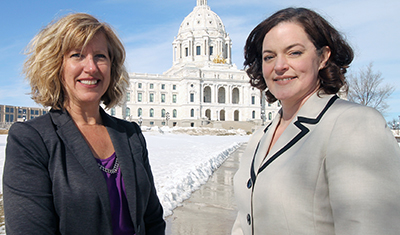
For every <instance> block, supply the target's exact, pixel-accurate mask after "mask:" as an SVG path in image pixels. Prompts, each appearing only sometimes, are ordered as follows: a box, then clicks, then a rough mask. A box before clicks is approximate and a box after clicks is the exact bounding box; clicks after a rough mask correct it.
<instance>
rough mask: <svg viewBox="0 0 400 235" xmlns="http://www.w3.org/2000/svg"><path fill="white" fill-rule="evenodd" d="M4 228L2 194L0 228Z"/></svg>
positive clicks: (1, 199)
mask: <svg viewBox="0 0 400 235" xmlns="http://www.w3.org/2000/svg"><path fill="white" fill-rule="evenodd" d="M3 226H4V209H3V194H0V227H3Z"/></svg>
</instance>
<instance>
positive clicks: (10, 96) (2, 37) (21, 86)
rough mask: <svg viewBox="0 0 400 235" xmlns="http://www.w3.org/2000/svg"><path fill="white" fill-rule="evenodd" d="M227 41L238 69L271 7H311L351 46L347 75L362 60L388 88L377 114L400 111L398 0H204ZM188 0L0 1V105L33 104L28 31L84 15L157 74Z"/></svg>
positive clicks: (168, 61)
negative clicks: (25, 72) (26, 70)
mask: <svg viewBox="0 0 400 235" xmlns="http://www.w3.org/2000/svg"><path fill="white" fill-rule="evenodd" d="M208 5H209V6H210V7H211V10H213V11H214V12H215V13H217V14H218V15H219V16H220V17H221V19H222V21H223V23H224V25H225V28H226V30H227V32H228V33H229V35H230V37H231V39H232V41H233V48H232V57H233V63H235V64H236V65H237V67H238V68H242V67H243V46H244V43H245V40H246V38H247V35H248V34H249V32H250V31H251V30H252V29H253V28H254V27H255V26H256V25H257V24H258V23H259V22H261V21H262V20H264V19H265V18H266V17H268V16H269V15H271V14H272V13H274V12H275V11H277V10H279V9H282V8H286V7H289V6H294V7H307V8H311V9H313V10H315V11H317V12H318V13H320V14H321V15H322V16H324V17H325V18H326V19H327V20H328V21H330V22H331V23H332V24H333V25H334V26H335V27H336V28H337V29H338V30H339V31H341V32H342V33H343V34H344V35H345V36H346V38H347V40H348V41H349V43H350V44H351V45H352V46H353V48H354V50H355V55H356V56H355V60H354V61H353V63H352V65H351V68H350V70H349V73H355V72H358V71H359V69H361V68H364V67H365V66H367V65H368V64H369V63H370V62H373V64H374V66H373V70H374V71H376V72H378V71H380V72H381V73H382V76H383V77H384V79H385V80H384V81H385V83H388V84H391V85H393V86H394V87H395V89H396V91H395V92H394V93H393V94H392V96H391V97H390V99H389V100H388V104H389V105H390V108H389V109H388V110H387V112H386V113H385V114H384V116H385V118H386V119H387V120H388V121H389V120H392V119H393V118H396V119H398V117H399V115H400V83H399V82H398V73H399V69H400V56H399V55H400V46H399V39H400V30H399V29H398V27H399V25H400V16H399V13H398V12H400V1H398V0H380V1H377V0H333V1H332V0H325V1H321V0H280V1H272V0H246V1H243V0H208ZM195 6H196V0H146V1H139V0H86V1H82V0H68V1H65V0H64V1H58V0H37V1H32V0H13V1H1V3H0V22H1V27H0V84H1V85H0V104H9V105H15V106H35V107H39V106H38V105H37V104H35V103H34V102H33V101H32V100H31V99H30V97H29V95H27V93H28V92H29V91H30V89H29V85H28V83H27V82H26V81H25V80H24V77H23V76H22V75H21V70H22V64H23V62H24V60H25V56H24V54H23V52H24V49H25V47H26V45H27V44H28V43H29V41H30V40H31V39H32V38H33V36H34V35H35V34H36V33H37V32H38V31H39V30H40V29H41V28H43V27H44V26H45V25H47V24H48V23H49V22H50V21H52V20H53V19H54V18H57V17H60V16H63V15H65V14H68V13H71V12H86V13H90V14H93V15H94V16H96V17H97V18H99V19H101V20H102V21H105V22H107V23H109V24H111V25H112V26H113V27H114V28H115V30H116V31H117V33H118V34H119V36H120V38H121V39H122V41H123V43H124V45H125V48H126V51H127V68H128V70H129V72H139V73H158V74H161V73H163V72H164V71H166V70H168V69H169V68H170V67H171V66H172V41H173V40H174V37H175V36H176V35H177V33H178V29H179V26H180V24H181V23H182V21H183V19H184V18H185V17H186V16H187V15H188V14H189V13H190V12H191V11H192V10H193V8H194V7H195Z"/></svg>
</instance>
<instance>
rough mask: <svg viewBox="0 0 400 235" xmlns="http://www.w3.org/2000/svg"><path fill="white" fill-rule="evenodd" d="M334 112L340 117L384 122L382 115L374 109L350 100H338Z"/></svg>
mask: <svg viewBox="0 0 400 235" xmlns="http://www.w3.org/2000/svg"><path fill="white" fill-rule="evenodd" d="M334 111H336V112H338V114H339V115H340V116H350V117H352V118H353V119H354V118H361V119H365V118H373V119H379V120H384V118H383V116H382V114H381V113H380V112H379V111H378V110H376V109H374V108H372V107H368V106H365V105H361V104H357V103H354V102H351V101H348V100H344V99H338V100H337V101H336V102H335V105H334Z"/></svg>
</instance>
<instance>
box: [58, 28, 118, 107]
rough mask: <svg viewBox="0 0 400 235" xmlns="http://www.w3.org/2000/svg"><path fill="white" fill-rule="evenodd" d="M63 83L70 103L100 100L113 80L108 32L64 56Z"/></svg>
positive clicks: (70, 104) (68, 104)
mask: <svg viewBox="0 0 400 235" xmlns="http://www.w3.org/2000/svg"><path fill="white" fill-rule="evenodd" d="M63 66H64V70H63V80H64V81H63V84H64V88H65V91H66V93H67V94H66V101H67V106H69V107H72V106H73V105H79V106H82V105H88V104H96V105H98V104H99V103H100V99H101V97H102V96H103V95H104V93H105V92H106V91H107V88H108V86H109V84H110V79H111V61H110V57H109V52H108V46H107V39H106V37H105V35H104V33H97V34H96V35H95V36H94V37H93V39H92V40H91V41H89V43H88V44H87V45H86V47H85V48H84V49H83V50H82V48H74V49H72V50H71V51H69V52H68V53H67V54H66V55H65V56H64V65H63Z"/></svg>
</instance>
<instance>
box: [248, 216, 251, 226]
mask: <svg viewBox="0 0 400 235" xmlns="http://www.w3.org/2000/svg"><path fill="white" fill-rule="evenodd" d="M247 223H248V224H249V225H251V216H250V214H247Z"/></svg>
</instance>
